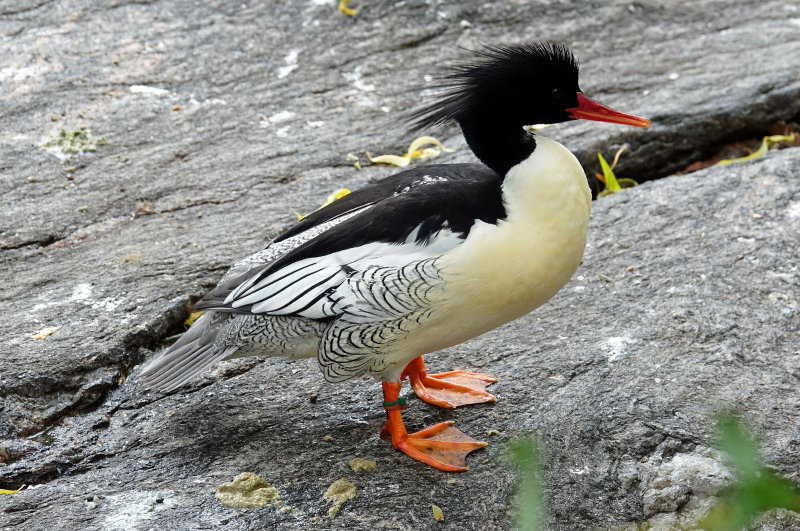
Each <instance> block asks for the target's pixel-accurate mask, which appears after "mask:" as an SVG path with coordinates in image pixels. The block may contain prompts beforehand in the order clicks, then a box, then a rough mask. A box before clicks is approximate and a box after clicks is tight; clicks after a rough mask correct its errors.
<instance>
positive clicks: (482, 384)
mask: <svg viewBox="0 0 800 531" xmlns="http://www.w3.org/2000/svg"><path fill="white" fill-rule="evenodd" d="M403 374H404V375H406V376H408V379H409V380H410V381H411V386H412V387H413V388H414V392H415V393H416V394H417V396H418V397H419V398H420V399H421V400H424V401H425V402H427V403H429V404H433V405H434V406H439V407H446V408H455V407H459V406H466V405H470V404H483V403H486V402H496V401H497V397H495V396H494V395H492V394H490V393H487V392H486V388H487V387H488V386H490V385H491V384H493V383H495V382H496V381H497V378H494V377H493V376H489V375H488V374H480V373H476V372H467V371H449V372H443V373H439V374H428V373H427V371H426V370H425V364H424V362H423V361H422V358H421V357H419V358H415V359H414V360H412V361H411V363H409V364H408V366H407V367H406V369H405V371H404V373H403Z"/></svg>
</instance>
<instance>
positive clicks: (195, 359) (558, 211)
mask: <svg viewBox="0 0 800 531" xmlns="http://www.w3.org/2000/svg"><path fill="white" fill-rule="evenodd" d="M441 88H444V89H445V92H444V94H443V95H442V98H441V99H440V100H438V101H437V102H436V103H434V104H432V105H430V106H429V107H426V108H424V109H422V110H420V111H418V112H415V113H413V114H412V116H411V118H412V119H413V120H414V125H415V126H416V127H417V128H424V127H428V126H433V125H439V124H444V123H446V122H450V121H455V122H457V123H458V124H459V125H460V126H461V130H462V132H463V134H464V138H465V139H466V141H467V144H468V145H469V147H470V149H471V150H472V152H473V153H474V154H475V156H477V157H478V159H480V161H481V162H482V163H483V164H448V165H430V166H421V167H416V168H412V169H408V170H405V171H402V172H400V173H397V174H395V175H392V176H390V177H387V178H385V179H383V180H381V181H379V182H377V183H375V184H371V185H368V186H366V187H364V188H362V189H360V190H357V191H355V192H353V193H351V194H349V195H347V196H345V197H343V198H341V199H339V200H337V201H335V202H333V203H332V204H330V205H328V206H326V207H324V208H322V209H320V210H318V211H316V212H314V213H313V214H311V215H309V216H308V217H306V218H305V219H303V220H302V221H300V222H299V223H297V224H296V225H295V226H294V227H292V228H291V229H289V230H288V231H287V232H285V233H284V234H282V235H281V236H279V237H278V238H276V239H275V240H274V241H273V242H271V243H270V244H269V245H268V246H267V247H266V248H265V249H263V250H262V251H260V252H258V253H256V254H254V255H252V256H250V257H248V258H245V259H244V260H241V261H239V262H237V263H236V264H235V265H234V266H233V267H232V268H231V269H230V270H229V271H228V272H227V273H226V274H225V276H224V277H223V278H222V280H221V281H220V283H219V285H218V286H217V287H216V288H215V289H214V290H212V291H211V292H210V293H209V294H208V295H207V296H206V297H205V298H204V299H203V300H202V301H200V302H199V303H198V304H197V305H195V308H196V309H198V310H205V311H206V313H205V314H204V315H203V316H202V317H201V318H200V319H199V320H198V321H197V322H196V323H195V324H194V325H193V326H192V327H191V328H190V329H189V331H188V332H187V333H186V334H184V335H183V336H182V337H181V338H180V339H179V340H178V341H177V342H176V343H175V344H174V345H173V346H172V347H170V348H169V350H167V351H166V352H165V353H164V354H163V355H161V356H159V357H157V358H156V359H155V360H154V361H152V362H151V363H150V364H149V365H148V366H147V367H146V368H145V369H144V371H143V373H142V376H143V377H144V379H145V381H146V382H147V383H148V384H149V385H151V386H153V387H156V388H159V389H162V390H172V389H175V388H177V387H178V386H180V385H181V384H183V383H184V382H186V381H187V380H189V379H190V378H192V377H193V376H195V375H197V374H198V373H200V372H201V371H202V370H203V369H205V368H206V367H208V366H209V365H211V364H212V363H214V362H216V361H218V360H221V359H230V358H237V357H241V356H253V355H259V356H285V357H288V358H305V357H311V356H316V357H317V360H318V361H319V367H320V369H321V370H322V373H323V374H324V376H325V379H326V380H328V381H331V382H341V381H344V380H348V379H350V378H353V377H355V376H359V375H362V374H365V373H368V374H371V375H373V376H374V377H376V378H377V379H379V380H380V381H381V382H382V385H383V393H384V403H383V406H384V408H385V409H386V416H387V419H386V423H385V425H384V427H383V429H382V436H383V437H384V438H391V442H392V445H393V446H394V447H395V448H397V449H400V450H402V451H403V452H405V453H406V454H408V455H410V456H411V457H413V458H414V459H418V460H419V461H422V462H424V463H427V464H429V465H431V466H434V467H436V468H439V469H441V470H446V471H463V470H466V469H467V467H466V462H465V458H466V455H467V454H468V453H469V452H471V451H473V450H475V449H477V448H481V447H483V446H485V445H486V443H484V442H480V441H477V440H475V439H473V438H471V437H469V436H467V435H465V434H463V433H462V432H461V431H459V430H458V429H456V428H455V427H453V426H452V422H442V423H439V424H436V425H434V426H431V427H429V428H426V429H424V430H421V431H419V432H416V433H408V432H407V431H406V429H405V426H404V425H403V421H402V418H401V411H402V410H403V409H405V399H404V398H401V397H400V388H401V385H402V381H403V380H404V379H405V378H406V377H408V378H409V379H410V381H411V384H412V386H413V388H414V391H415V392H416V393H417V395H418V396H419V397H420V398H422V399H423V400H425V401H426V402H429V403H431V404H435V405H438V406H442V407H456V406H461V405H465V404H475V403H481V402H491V401H494V400H496V399H495V397H493V396H492V395H490V394H489V393H487V392H486V390H485V388H486V387H487V386H488V385H489V384H491V383H492V382H494V381H496V380H495V379H494V378H492V377H491V376H487V375H484V374H477V373H471V372H464V371H452V372H449V373H442V374H428V373H427V372H426V370H425V365H424V364H423V362H422V358H421V356H422V355H423V354H426V353H429V352H434V351H436V350H440V349H443V348H446V347H449V346H452V345H457V344H459V343H461V342H463V341H466V340H467V339H470V338H473V337H476V336H478V335H480V334H483V333H484V332H487V331H489V330H492V329H493V328H496V327H497V326H500V325H501V324H503V323H507V322H509V321H511V320H513V319H516V318H518V317H520V316H522V315H525V314H526V313H528V312H530V311H531V310H533V309H534V308H536V307H538V306H540V305H541V304H543V303H544V302H545V301H547V300H548V299H549V298H550V297H552V296H553V295H554V294H555V293H556V292H557V291H558V290H559V289H561V287H563V286H564V285H565V284H566V283H567V281H568V280H569V279H570V277H571V276H572V274H573V273H574V272H575V270H576V269H577V267H578V264H579V263H580V261H581V258H582V256H583V251H584V247H585V245H586V230H587V225H588V222H589V210H590V205H591V194H590V192H589V187H588V185H587V181H586V176H585V174H584V171H583V169H582V168H581V165H580V164H579V163H578V161H577V160H576V158H575V156H574V155H572V153H570V152H569V151H568V150H567V149H566V148H564V147H563V146H562V145H561V144H559V143H558V142H555V141H553V140H550V139H548V138H545V137H542V136H540V135H534V134H533V133H532V132H531V131H530V130H528V129H526V128H525V127H524V126H526V125H530V124H539V123H557V122H564V121H567V120H574V119H581V118H582V119H587V120H598V121H605V122H614V123H619V124H627V125H634V126H639V127H648V126H649V125H650V122H649V121H647V120H645V119H643V118H639V117H636V116H631V115H627V114H623V113H620V112H617V111H614V110H611V109H609V108H607V107H604V106H603V105H600V104H599V103H596V102H594V101H592V100H590V99H588V98H587V97H585V96H584V95H583V93H582V92H581V90H580V88H579V87H578V66H577V63H576V61H575V59H574V57H573V55H572V53H571V52H570V50H569V49H568V48H567V47H565V46H563V45H560V44H555V43H549V42H544V43H531V44H521V45H509V46H498V47H490V48H485V49H483V50H482V51H480V52H478V54H477V57H476V59H475V61H474V62H472V63H470V64H466V65H462V66H458V67H455V68H453V69H452V70H451V71H450V72H449V74H448V75H446V77H444V85H443V86H442V87H441Z"/></svg>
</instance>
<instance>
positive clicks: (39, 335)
mask: <svg viewBox="0 0 800 531" xmlns="http://www.w3.org/2000/svg"><path fill="white" fill-rule="evenodd" d="M55 331H56V329H55V328H42V329H41V330H39V331H38V332H36V333H35V334H34V335H33V339H44V338H46V337H47V336H49V335H52V334H53V333H55Z"/></svg>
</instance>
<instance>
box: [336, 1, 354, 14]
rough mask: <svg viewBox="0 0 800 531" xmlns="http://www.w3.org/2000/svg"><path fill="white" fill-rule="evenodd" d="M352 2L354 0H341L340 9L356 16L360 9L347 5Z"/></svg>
mask: <svg viewBox="0 0 800 531" xmlns="http://www.w3.org/2000/svg"><path fill="white" fill-rule="evenodd" d="M350 2H352V0H339V11H341V12H342V13H344V14H345V15H347V16H348V17H354V16H356V13H358V9H352V8H349V7H347V4H349V3H350Z"/></svg>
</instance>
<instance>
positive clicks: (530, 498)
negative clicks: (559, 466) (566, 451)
mask: <svg viewBox="0 0 800 531" xmlns="http://www.w3.org/2000/svg"><path fill="white" fill-rule="evenodd" d="M510 450H511V457H512V459H513V461H514V464H515V465H516V466H517V469H518V470H519V476H518V484H517V496H518V504H519V505H518V507H517V515H516V526H517V528H518V529H524V530H525V531H536V530H540V529H544V528H545V512H546V507H545V503H544V487H543V485H542V470H541V465H540V455H539V449H538V447H537V446H536V443H535V442H534V441H532V440H531V439H528V438H522V439H518V440H516V441H514V442H512V443H511V445H510Z"/></svg>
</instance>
